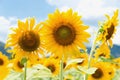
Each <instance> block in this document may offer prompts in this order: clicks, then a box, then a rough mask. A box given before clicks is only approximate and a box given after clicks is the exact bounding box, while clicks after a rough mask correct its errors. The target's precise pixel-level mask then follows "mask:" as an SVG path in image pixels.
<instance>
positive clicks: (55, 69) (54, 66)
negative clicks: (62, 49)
mask: <svg viewBox="0 0 120 80" xmlns="http://www.w3.org/2000/svg"><path fill="white" fill-rule="evenodd" d="M43 65H44V66H46V67H47V68H48V69H49V70H50V71H51V73H52V74H53V76H56V75H58V73H59V69H60V66H59V61H58V60H57V59H54V58H48V59H46V60H45V61H44V63H43Z"/></svg>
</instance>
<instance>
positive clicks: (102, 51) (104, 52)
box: [94, 43, 110, 59]
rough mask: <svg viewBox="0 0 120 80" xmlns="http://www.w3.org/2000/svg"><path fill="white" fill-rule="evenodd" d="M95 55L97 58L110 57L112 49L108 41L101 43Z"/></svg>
mask: <svg viewBox="0 0 120 80" xmlns="http://www.w3.org/2000/svg"><path fill="white" fill-rule="evenodd" d="M94 57H95V58H96V59H98V58H100V57H104V58H110V49H109V46H108V45H107V44H106V43H102V45H100V46H99V47H98V48H97V49H96V51H95V54H94Z"/></svg>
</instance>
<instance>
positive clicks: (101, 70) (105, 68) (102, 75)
mask: <svg viewBox="0 0 120 80" xmlns="http://www.w3.org/2000/svg"><path fill="white" fill-rule="evenodd" d="M92 67H96V68H97V70H96V71H95V72H94V73H93V74H91V75H90V76H89V80H105V79H108V80H111V79H112V78H113V77H110V75H111V70H110V68H111V66H109V63H105V62H97V63H95V64H93V65H92Z"/></svg>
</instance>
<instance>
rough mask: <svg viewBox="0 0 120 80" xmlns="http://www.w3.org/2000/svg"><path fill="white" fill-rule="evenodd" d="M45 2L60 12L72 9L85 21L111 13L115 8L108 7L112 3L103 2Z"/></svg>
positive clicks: (96, 0) (71, 0) (98, 0)
mask: <svg viewBox="0 0 120 80" xmlns="http://www.w3.org/2000/svg"><path fill="white" fill-rule="evenodd" d="M47 2H48V3H49V4H50V5H53V6H56V7H57V8H59V9H60V10H62V11H66V10H67V9H69V8H73V9H74V10H75V11H77V12H79V14H81V15H82V16H83V18H86V19H87V18H96V17H101V16H103V15H104V14H106V13H111V12H113V10H115V9H116V8H117V6H109V3H112V2H114V1H111V2H105V1H104V0H76V1H75V0H59V1H58V0H47ZM115 3H116V1H115V2H114V4H115Z"/></svg>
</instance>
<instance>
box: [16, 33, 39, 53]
mask: <svg viewBox="0 0 120 80" xmlns="http://www.w3.org/2000/svg"><path fill="white" fill-rule="evenodd" d="M18 44H19V45H20V47H21V48H22V49H23V50H24V51H29V52H31V51H35V50H36V49H37V48H38V47H39V45H40V38H39V35H38V34H36V33H35V32H33V31H26V32H23V34H22V36H21V37H20V38H19V41H18Z"/></svg>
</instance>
